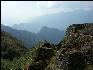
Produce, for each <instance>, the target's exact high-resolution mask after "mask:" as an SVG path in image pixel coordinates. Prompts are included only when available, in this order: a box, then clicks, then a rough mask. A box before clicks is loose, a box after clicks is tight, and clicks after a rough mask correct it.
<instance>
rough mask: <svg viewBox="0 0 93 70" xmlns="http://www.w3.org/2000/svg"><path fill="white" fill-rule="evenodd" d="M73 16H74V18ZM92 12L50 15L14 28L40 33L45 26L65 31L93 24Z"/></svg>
mask: <svg viewBox="0 0 93 70" xmlns="http://www.w3.org/2000/svg"><path fill="white" fill-rule="evenodd" d="M72 15H73V16H72ZM92 19H93V10H92V11H81V10H80V11H73V12H60V13H56V14H51V15H50V14H49V15H44V16H40V17H37V18H35V19H34V20H29V21H28V22H27V23H20V24H15V25H13V26H12V27H13V28H15V29H19V30H27V31H30V32H38V31H40V29H41V28H42V27H43V26H47V27H50V28H57V29H59V30H65V29H66V28H67V27H68V26H69V25H71V24H78V23H80V24H82V23H85V22H93V20H92Z"/></svg>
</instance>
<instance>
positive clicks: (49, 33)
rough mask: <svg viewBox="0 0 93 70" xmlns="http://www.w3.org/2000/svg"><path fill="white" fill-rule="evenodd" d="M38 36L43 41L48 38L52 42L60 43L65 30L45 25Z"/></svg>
mask: <svg viewBox="0 0 93 70" xmlns="http://www.w3.org/2000/svg"><path fill="white" fill-rule="evenodd" d="M37 36H38V37H39V38H40V40H41V41H44V40H47V41H49V42H51V43H56V44H57V43H59V42H60V41H61V40H62V38H63V37H64V36H65V31H61V30H58V29H56V28H48V27H46V26H44V27H43V28H42V29H41V30H40V31H39V32H38V33H37Z"/></svg>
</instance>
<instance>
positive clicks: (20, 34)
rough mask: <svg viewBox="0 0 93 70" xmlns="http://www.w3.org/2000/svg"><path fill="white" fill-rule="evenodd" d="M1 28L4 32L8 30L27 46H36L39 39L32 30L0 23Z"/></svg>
mask: <svg viewBox="0 0 93 70" xmlns="http://www.w3.org/2000/svg"><path fill="white" fill-rule="evenodd" d="M1 29H2V30H4V31H5V32H8V33H9V34H11V35H12V36H13V37H15V38H17V39H18V40H21V41H22V42H23V43H24V44H25V45H26V46H27V48H31V47H32V46H36V44H37V43H38V41H39V39H38V37H37V35H36V34H34V33H32V32H28V31H25V30H15V29H13V28H11V27H8V26H4V25H1Z"/></svg>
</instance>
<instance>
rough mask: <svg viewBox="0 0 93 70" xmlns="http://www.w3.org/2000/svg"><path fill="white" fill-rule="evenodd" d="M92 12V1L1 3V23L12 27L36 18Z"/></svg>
mask: <svg viewBox="0 0 93 70" xmlns="http://www.w3.org/2000/svg"><path fill="white" fill-rule="evenodd" d="M77 10H80V11H81V10H84V11H91V10H93V1H1V23H2V24H4V25H8V26H12V25H13V24H20V23H22V22H27V21H28V20H29V19H32V20H33V19H35V18H36V17H38V16H43V15H47V14H55V13H60V12H71V11H77Z"/></svg>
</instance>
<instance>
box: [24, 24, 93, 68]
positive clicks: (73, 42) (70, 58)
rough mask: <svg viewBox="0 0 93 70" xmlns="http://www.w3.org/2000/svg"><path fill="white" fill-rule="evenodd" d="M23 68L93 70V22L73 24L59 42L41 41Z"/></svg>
mask: <svg viewBox="0 0 93 70" xmlns="http://www.w3.org/2000/svg"><path fill="white" fill-rule="evenodd" d="M37 47H38V49H37V54H36V57H35V58H34V61H33V62H32V64H29V65H28V66H25V68H24V69H23V70H92V69H93V23H84V24H72V25H70V26H69V27H68V28H67V31H66V35H65V37H64V39H63V40H62V41H61V42H60V43H59V44H53V43H50V42H47V41H45V42H41V43H39V45H38V46H37Z"/></svg>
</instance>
